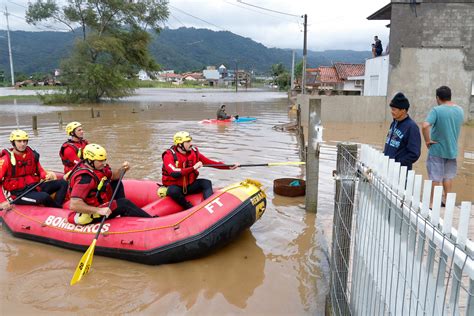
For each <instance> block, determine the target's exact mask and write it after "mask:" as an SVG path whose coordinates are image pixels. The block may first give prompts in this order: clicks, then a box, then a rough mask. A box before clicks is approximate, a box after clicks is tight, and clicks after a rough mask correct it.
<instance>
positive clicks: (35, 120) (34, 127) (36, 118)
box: [32, 115, 38, 130]
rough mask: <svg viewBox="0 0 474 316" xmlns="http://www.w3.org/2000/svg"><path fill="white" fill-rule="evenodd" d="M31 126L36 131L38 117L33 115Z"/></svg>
mask: <svg viewBox="0 0 474 316" xmlns="http://www.w3.org/2000/svg"><path fill="white" fill-rule="evenodd" d="M32 125H33V130H37V129H38V117H37V116H36V115H33V117H32Z"/></svg>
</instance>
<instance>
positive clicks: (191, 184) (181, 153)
mask: <svg viewBox="0 0 474 316" xmlns="http://www.w3.org/2000/svg"><path fill="white" fill-rule="evenodd" d="M173 141H174V145H173V146H172V147H171V148H169V149H167V150H166V151H165V152H164V153H163V155H162V157H163V168H162V181H163V185H164V186H166V187H167V192H166V195H168V196H170V197H171V198H172V199H173V200H174V201H176V202H177V203H178V204H179V205H181V206H182V207H183V208H184V209H188V208H191V207H192V206H193V205H192V204H191V203H190V202H189V201H188V200H186V197H185V196H186V195H187V194H193V193H198V192H202V193H203V197H204V199H207V198H208V197H210V196H211V195H212V194H213V190H212V183H211V181H210V180H207V179H198V175H199V171H198V169H199V168H201V167H202V166H203V165H223V166H222V167H219V166H216V167H215V168H218V169H236V168H238V167H239V164H234V165H232V166H225V164H224V163H223V162H219V161H214V160H211V159H209V158H207V157H206V156H204V155H203V154H201V153H200V152H199V150H198V148H197V147H194V146H193V145H192V144H191V141H192V138H191V136H190V135H189V133H188V132H178V133H176V134H175V135H174V137H173Z"/></svg>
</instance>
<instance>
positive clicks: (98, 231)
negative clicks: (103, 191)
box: [94, 170, 125, 239]
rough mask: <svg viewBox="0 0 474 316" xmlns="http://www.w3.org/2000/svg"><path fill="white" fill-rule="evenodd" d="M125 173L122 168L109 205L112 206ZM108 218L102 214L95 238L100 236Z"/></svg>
mask: <svg viewBox="0 0 474 316" xmlns="http://www.w3.org/2000/svg"><path fill="white" fill-rule="evenodd" d="M124 175H125V170H122V171H121V172H120V177H119V179H118V184H117V186H116V187H115V190H114V193H113V194H112V198H111V199H110V201H109V205H108V206H107V207H110V206H111V205H112V202H113V201H114V199H115V195H117V192H118V189H119V187H120V182H121V181H122V179H123V176H124ZM106 218H107V216H102V221H101V222H100V226H99V229H98V230H97V233H96V234H95V237H94V239H97V238H99V235H100V231H101V230H102V226H104V223H105V219H106Z"/></svg>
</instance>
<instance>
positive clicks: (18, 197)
mask: <svg viewBox="0 0 474 316" xmlns="http://www.w3.org/2000/svg"><path fill="white" fill-rule="evenodd" d="M43 182H44V180H41V181H40V182H38V183H36V184H35V185H33V186H32V187H31V188H29V189H28V190H26V191H25V192H23V193H22V194H20V195H18V196H17V197H16V198H15V199H14V200H13V201H11V202H10V204H14V203H15V202H16V201H18V200H19V199H21V198H22V197H24V196H25V195H27V194H28V193H30V192H31V191H33V190H34V189H36V187H37V186H38V185H40V184H41V183H43Z"/></svg>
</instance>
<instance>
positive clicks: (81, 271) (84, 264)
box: [71, 170, 125, 285]
mask: <svg viewBox="0 0 474 316" xmlns="http://www.w3.org/2000/svg"><path fill="white" fill-rule="evenodd" d="M124 174H125V170H122V172H121V173H120V177H119V179H118V184H117V187H115V190H114V193H113V194H112V198H111V199H110V202H109V205H108V207H110V205H111V204H112V202H113V200H114V198H115V194H116V193H117V191H118V188H119V186H120V182H121V181H122V178H123V176H124ZM105 219H106V217H105V216H103V217H102V221H101V222H100V226H99V230H98V231H97V233H96V234H95V237H94V240H93V241H92V244H91V245H90V246H89V248H88V249H87V251H86V252H85V253H84V255H83V256H82V258H81V261H79V264H78V265H77V267H76V271H74V275H73V276H72V279H71V285H74V284H76V283H77V282H79V281H80V280H81V279H82V277H83V276H84V275H86V274H87V273H88V272H89V270H90V268H91V266H92V258H93V257H94V250H95V244H96V243H97V239H98V238H99V236H100V231H101V230H102V226H104V223H105Z"/></svg>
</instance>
